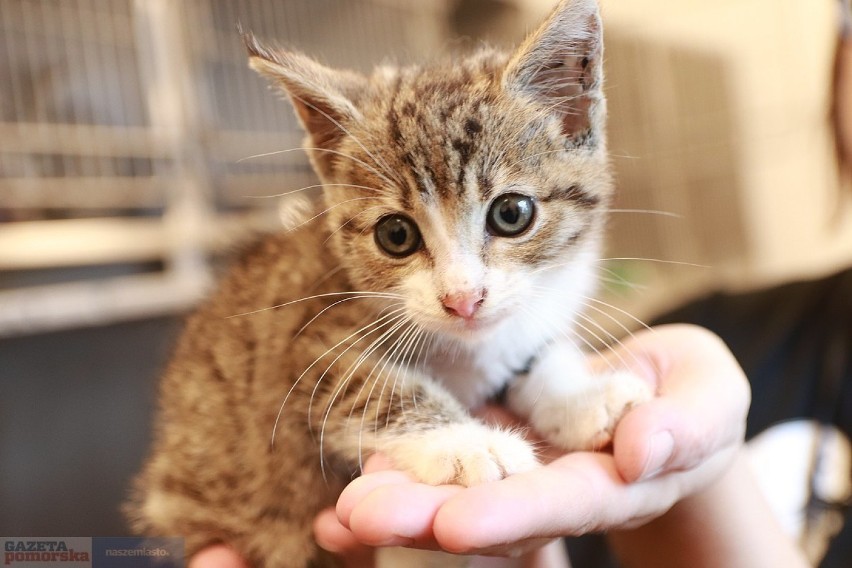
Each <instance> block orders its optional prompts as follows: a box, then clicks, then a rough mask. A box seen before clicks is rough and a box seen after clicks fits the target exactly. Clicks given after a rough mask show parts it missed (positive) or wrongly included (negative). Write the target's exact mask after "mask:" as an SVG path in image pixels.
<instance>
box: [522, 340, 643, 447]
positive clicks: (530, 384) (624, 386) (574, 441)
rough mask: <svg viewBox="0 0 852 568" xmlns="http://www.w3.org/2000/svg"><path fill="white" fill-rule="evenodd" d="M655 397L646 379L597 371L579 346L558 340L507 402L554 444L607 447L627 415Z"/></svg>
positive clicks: (626, 374)
mask: <svg viewBox="0 0 852 568" xmlns="http://www.w3.org/2000/svg"><path fill="white" fill-rule="evenodd" d="M652 395H653V392H652V391H651V387H650V386H649V385H648V384H647V383H646V382H645V381H643V380H642V379H641V378H639V377H638V376H636V375H634V374H632V373H630V372H627V371H613V372H609V373H603V374H601V375H591V374H590V373H589V371H588V369H587V368H586V365H585V362H584V360H583V357H582V355H581V354H580V352H579V351H577V349H576V348H574V347H573V346H571V345H567V344H556V345H554V346H552V347H551V349H550V350H549V351H547V352H546V353H545V354H544V355H543V356H542V357H541V358H540V359H539V362H538V363H537V364H536V365H535V367H534V368H533V369H532V371H531V372H530V373H529V374H528V375H525V376H522V377H518V379H517V380H516V381H515V382H514V383H513V384H512V385H511V387H510V388H509V393H508V399H507V400H508V404H509V407H510V408H511V409H512V410H513V411H515V412H516V413H518V414H519V415H521V416H524V417H526V418H528V419H529V421H530V423H531V424H532V426H533V428H534V429H535V430H536V431H537V432H538V433H539V434H541V435H542V436H544V437H545V438H546V439H547V440H548V441H549V442H550V443H552V444H554V445H556V446H558V447H561V448H563V449H565V450H569V451H573V450H596V449H600V448H602V447H603V446H605V445H607V444H608V443H609V442H610V441H611V440H612V435H613V432H614V431H615V427H616V425H617V424H618V421H619V420H621V417H622V416H624V414H625V413H626V412H627V411H628V410H630V409H631V408H633V407H634V406H637V405H639V404H642V403H643V402H646V401H648V400H650V399H651V397H652Z"/></svg>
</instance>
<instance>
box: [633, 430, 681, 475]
mask: <svg viewBox="0 0 852 568" xmlns="http://www.w3.org/2000/svg"><path fill="white" fill-rule="evenodd" d="M648 445H649V446H650V448H649V450H648V458H647V459H646V460H645V467H643V468H642V474H641V475H640V476H639V481H642V480H645V479H650V478H652V477H655V476H656V475H657V474H659V473H660V472H661V471H662V469H663V467H664V466H665V465H666V462H668V461H669V458H671V457H672V452H673V451H674V438H672V434H671V432H669V431H668V430H663V431H662V432H657V433H656V434H654V435H653V436H651V439H650V440H649V442H648Z"/></svg>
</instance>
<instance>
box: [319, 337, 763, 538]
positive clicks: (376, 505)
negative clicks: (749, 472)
mask: <svg viewBox="0 0 852 568" xmlns="http://www.w3.org/2000/svg"><path fill="white" fill-rule="evenodd" d="M590 365H591V366H592V367H593V368H604V367H603V366H605V365H627V367H628V368H629V369H630V370H632V371H633V372H635V373H637V374H638V375H640V376H642V377H644V378H645V379H646V380H648V381H649V382H650V384H651V385H653V387H654V389H655V391H656V397H655V398H654V399H653V400H651V401H649V402H648V403H645V404H643V405H641V406H638V407H636V408H634V409H632V410H631V411H630V412H628V413H627V414H626V415H625V416H624V418H623V419H622V420H621V422H620V423H619V424H618V426H617V428H616V431H615V435H614V438H613V451H612V453H611V454H608V453H591V452H577V453H571V454H566V455H561V456H558V457H556V458H555V459H553V461H550V463H548V464H547V465H545V466H543V467H541V468H538V469H536V470H533V471H529V472H525V473H520V474H517V475H514V476H511V477H508V478H506V479H503V480H501V481H496V482H491V483H486V484H483V485H479V486H475V487H470V488H462V487H459V486H439V487H432V486H427V485H424V484H420V483H417V482H416V481H414V480H413V479H412V478H411V477H410V476H408V475H407V474H405V473H403V472H400V471H394V470H392V469H387V467H388V466H390V465H391V464H388V463H387V462H386V460H385V461H383V460H382V458H381V456H379V457H376V458H373V459H372V460H371V461H370V462H369V469H368V470H367V472H366V473H365V475H362V476H361V477H359V478H358V479H356V480H355V481H353V482H352V483H351V484H350V485H349V486H348V487H347V488H346V489H345V490H344V492H343V494H342V495H341V497H340V499H339V500H338V503H337V508H336V510H326V511H324V512H323V513H321V514H320V515H319V516H318V517H317V519H316V522H315V525H314V529H315V533H316V536H317V540H318V542H319V543H320V545H321V546H323V547H324V548H326V549H327V550H330V551H332V552H337V553H340V554H344V555H349V554H351V553H353V552H355V551H359V552H360V553H361V554H363V553H364V552H365V550H366V549H365V545H366V546H413V547H418V548H439V549H443V550H446V551H449V552H454V553H461V554H494V555H502V554H508V553H512V554H517V553H518V552H519V551H524V550H529V549H532V548H535V547H536V546H540V545H541V544H543V543H546V542H547V541H548V540H549V539H552V538H555V537H560V536H566V535H579V534H585V533H589V532H594V531H600V530H611V529H629V528H633V527H636V526H640V525H642V524H644V523H645V522H648V521H650V520H651V519H654V518H656V517H659V516H660V515H662V514H664V513H665V512H666V511H667V510H668V509H669V508H670V507H671V506H672V505H674V504H675V503H677V502H678V501H680V500H681V499H683V498H684V497H686V496H689V495H692V494H695V493H697V492H700V491H701V490H702V489H703V488H705V487H707V486H708V485H709V484H711V483H712V482H713V481H714V480H716V479H718V478H719V477H720V476H721V475H722V474H723V473H724V472H725V471H726V470H727V468H728V467H729V466H730V464H731V463H732V461H733V458H734V456H735V455H736V453H737V451H738V449H739V448H740V446H741V445H742V440H743V435H744V429H745V417H746V413H747V411H748V406H749V402H750V391H749V387H748V382H747V381H746V379H745V376H744V375H743V372H742V370H741V369H740V368H739V365H738V364H737V363H736V361H735V359H734V358H733V356H732V355H731V354H730V352H729V351H728V349H727V347H725V345H724V344H723V343H722V342H721V341H720V340H719V339H718V338H717V337H715V336H714V335H713V334H711V333H710V332H708V331H706V330H703V329H701V328H697V327H693V326H684V325H677V326H665V327H660V328H656V329H653V330H649V331H643V332H640V333H637V334H636V335H635V336H634V337H632V338H630V339H629V340H626V341H625V342H624V343H623V344H621V345H619V346H617V347H615V348H614V349H613V351H612V352H611V353H608V354H607V355H606V356H604V357H594V358H592V359H591V360H590ZM494 415H495V413H494V412H492V418H493V417H494ZM497 415H499V413H497ZM503 419H505V417H503Z"/></svg>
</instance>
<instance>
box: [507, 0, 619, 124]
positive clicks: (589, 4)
mask: <svg viewBox="0 0 852 568" xmlns="http://www.w3.org/2000/svg"><path fill="white" fill-rule="evenodd" d="M602 87H603V33H602V30H601V21H600V16H599V14H598V6H597V2H596V1H595V0H563V1H562V2H560V4H559V5H558V6H557V7H556V8H555V9H554V11H553V13H552V14H551V15H550V17H549V18H548V19H547V20H546V21H545V22H544V23H543V24H542V25H541V26H540V27H539V28H538V29H537V30H536V31H535V32H534V33H533V34H532V35H531V36H529V37H528V38H527V40H526V41H525V42H524V43H523V44H522V45H521V46H520V47H519V48H518V50H517V51H516V52H515V53H514V55H513V56H512V58H511V59H510V60H509V63H508V65H507V67H506V70H505V72H504V74H503V88H504V89H505V90H506V91H507V92H508V93H510V94H513V95H520V96H522V97H525V98H527V97H529V98H532V99H534V100H536V101H537V102H539V103H541V104H542V105H543V106H545V107H546V108H547V109H551V110H552V111H553V112H556V113H558V114H559V116H560V118H561V121H562V132H563V134H565V136H568V137H570V138H574V139H577V140H580V141H583V140H594V139H595V137H594V136H593V137H591V138H587V135H588V134H589V133H597V131H598V130H600V129H602V128H603V118H604V117H603V114H604V112H605V111H604V105H603V104H602V103H603V98H604V97H603V88H602Z"/></svg>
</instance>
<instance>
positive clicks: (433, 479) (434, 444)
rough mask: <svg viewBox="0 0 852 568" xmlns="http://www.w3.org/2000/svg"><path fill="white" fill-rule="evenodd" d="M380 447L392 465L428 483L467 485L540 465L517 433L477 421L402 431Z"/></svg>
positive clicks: (492, 479) (527, 444) (495, 479)
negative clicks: (394, 438)
mask: <svg viewBox="0 0 852 568" xmlns="http://www.w3.org/2000/svg"><path fill="white" fill-rule="evenodd" d="M381 450H382V451H383V452H385V453H387V454H388V456H389V457H390V458H391V460H392V461H393V462H394V464H395V465H396V466H397V467H399V468H401V469H403V470H406V471H408V472H410V473H411V474H413V475H414V476H415V477H416V478H417V479H419V480H420V481H422V482H424V483H428V484H429V485H443V484H447V483H453V484H459V485H464V486H466V487H470V486H472V485H478V484H480V483H485V482H487V481H497V480H499V479H503V478H504V477H507V476H509V475H512V474H514V473H520V472H522V471H528V470H531V469H533V468H534V467H536V466H537V465H538V463H539V462H538V459H536V457H535V452H534V450H533V448H532V446H531V445H530V444H529V443H528V442H527V441H526V440H524V438H523V437H522V436H521V435H520V434H519V433H517V432H513V431H509V430H498V429H494V428H489V427H487V426H485V425H483V424H479V423H476V422H470V423H464V424H451V425H449V426H442V427H439V428H434V429H431V430H426V431H423V432H414V433H409V434H404V435H402V436H400V437H399V438H398V439H396V440H394V441H390V442H387V443H386V444H383V447H382V448H381Z"/></svg>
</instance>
